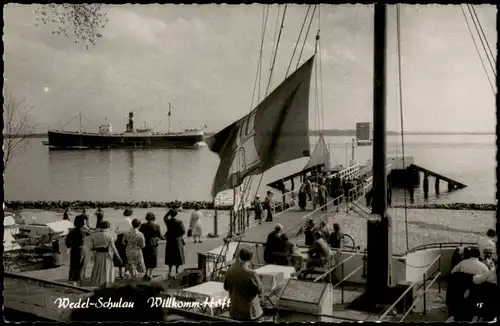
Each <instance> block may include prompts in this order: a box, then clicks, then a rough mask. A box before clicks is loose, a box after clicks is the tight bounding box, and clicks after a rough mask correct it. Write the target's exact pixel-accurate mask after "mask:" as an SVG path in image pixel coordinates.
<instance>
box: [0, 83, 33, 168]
mask: <svg viewBox="0 0 500 326" xmlns="http://www.w3.org/2000/svg"><path fill="white" fill-rule="evenodd" d="M24 108H25V107H24V105H23V103H22V101H20V100H19V99H18V98H15V97H14V96H12V95H11V94H10V93H7V92H6V93H5V94H4V102H3V107H2V115H3V123H4V129H3V164H4V165H3V166H4V170H5V169H6V168H7V165H8V163H9V162H10V160H11V158H12V155H13V154H14V152H16V151H18V150H21V149H22V148H24V146H26V140H27V138H28V136H29V134H30V133H32V132H33V131H34V128H35V127H34V126H33V125H30V123H29V113H28V112H26V111H25V110H24Z"/></svg>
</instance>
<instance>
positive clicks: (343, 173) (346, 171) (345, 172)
mask: <svg viewBox="0 0 500 326" xmlns="http://www.w3.org/2000/svg"><path fill="white" fill-rule="evenodd" d="M356 171H359V164H355V165H353V166H350V167H348V168H346V169H343V170H342V171H339V172H337V173H334V174H332V175H331V177H332V178H335V177H337V178H340V179H344V178H346V177H347V178H348V177H350V176H351V175H353V174H355V173H356Z"/></svg>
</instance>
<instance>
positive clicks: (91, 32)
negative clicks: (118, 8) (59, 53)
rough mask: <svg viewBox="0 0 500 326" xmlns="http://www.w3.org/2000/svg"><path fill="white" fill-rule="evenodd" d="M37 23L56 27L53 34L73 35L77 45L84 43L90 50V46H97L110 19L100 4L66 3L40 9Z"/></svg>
mask: <svg viewBox="0 0 500 326" xmlns="http://www.w3.org/2000/svg"><path fill="white" fill-rule="evenodd" d="M35 12H36V13H37V21H38V22H39V23H40V22H41V23H42V24H44V25H55V26H54V29H53V30H52V34H57V35H65V36H66V37H69V35H70V34H73V36H74V37H75V43H83V44H84V45H85V47H86V48H87V49H88V48H89V45H92V46H95V45H96V42H97V40H99V38H101V37H102V34H101V33H99V31H100V30H101V29H103V28H104V27H105V26H106V23H107V22H108V19H107V17H106V13H105V12H104V10H103V5H102V4H99V3H81V4H74V3H65V4H54V3H51V4H47V5H42V6H40V7H38V8H37V9H36V10H35Z"/></svg>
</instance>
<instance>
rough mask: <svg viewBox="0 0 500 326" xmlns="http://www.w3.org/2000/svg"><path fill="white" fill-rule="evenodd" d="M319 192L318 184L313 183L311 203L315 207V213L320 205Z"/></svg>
mask: <svg viewBox="0 0 500 326" xmlns="http://www.w3.org/2000/svg"><path fill="white" fill-rule="evenodd" d="M318 191H319V189H318V184H317V183H316V182H313V183H311V201H312V205H313V211H315V210H316V206H317V205H318V200H319V196H318Z"/></svg>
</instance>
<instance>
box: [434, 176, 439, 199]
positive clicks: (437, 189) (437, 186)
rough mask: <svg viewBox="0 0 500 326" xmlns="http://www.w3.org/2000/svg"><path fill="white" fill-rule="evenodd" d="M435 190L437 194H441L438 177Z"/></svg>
mask: <svg viewBox="0 0 500 326" xmlns="http://www.w3.org/2000/svg"><path fill="white" fill-rule="evenodd" d="M434 190H435V191H436V196H439V178H436V182H435V183H434Z"/></svg>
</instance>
